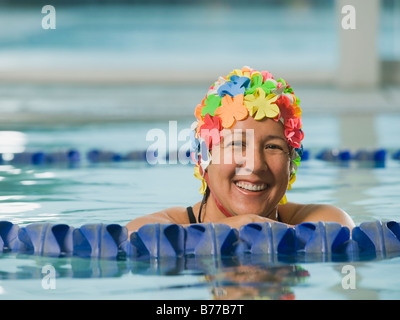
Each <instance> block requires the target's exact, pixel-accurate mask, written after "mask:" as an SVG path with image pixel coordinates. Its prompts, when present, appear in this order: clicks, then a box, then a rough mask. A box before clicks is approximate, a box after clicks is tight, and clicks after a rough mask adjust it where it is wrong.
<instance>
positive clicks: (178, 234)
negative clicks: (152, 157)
mask: <svg viewBox="0 0 400 320" xmlns="http://www.w3.org/2000/svg"><path fill="white" fill-rule="evenodd" d="M0 252H3V253H7V252H18V253H25V254H35V255H43V256H59V257H62V256H78V257H85V258H102V259H137V258H164V257H169V258H170V257H173V258H181V257H196V256H215V257H232V256H238V257H243V256H252V255H254V256H256V255H258V256H260V255H263V256H266V255H268V256H286V257H292V258H296V257H299V256H300V257H304V256H312V255H318V256H321V257H323V258H322V259H323V260H324V261H326V260H335V259H338V260H341V261H346V260H347V261H353V260H360V259H364V258H365V257H379V258H385V257H389V256H393V255H400V224H399V223H398V222H396V221H387V222H383V221H371V222H364V223H361V224H360V225H359V226H357V227H355V228H354V229H353V230H352V232H351V233H350V230H349V229H348V228H347V227H343V226H341V225H340V224H338V223H334V222H318V223H314V222H313V223H311V222H307V223H302V224H299V225H296V226H294V227H289V226H287V225H285V224H282V223H268V222H265V223H251V224H248V225H245V226H242V227H241V228H240V230H237V229H234V228H231V227H229V226H228V225H224V224H211V223H210V224H193V225H190V226H187V227H182V226H180V225H176V224H149V225H145V226H143V227H142V228H140V229H139V230H138V231H136V232H133V233H132V234H131V235H130V237H128V230H127V228H126V227H125V226H120V225H118V224H102V223H95V224H85V225H82V226H81V227H79V228H74V227H71V226H68V225H66V224H51V223H32V224H28V225H26V226H22V227H19V226H18V225H16V224H13V223H11V222H8V221H0Z"/></svg>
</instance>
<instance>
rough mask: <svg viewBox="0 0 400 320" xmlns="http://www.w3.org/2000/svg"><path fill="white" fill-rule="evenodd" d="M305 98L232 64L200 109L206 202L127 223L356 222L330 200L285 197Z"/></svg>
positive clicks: (197, 140)
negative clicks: (310, 201)
mask: <svg viewBox="0 0 400 320" xmlns="http://www.w3.org/2000/svg"><path fill="white" fill-rule="evenodd" d="M299 104H300V100H299V99H298V97H296V96H295V95H294V92H293V89H292V88H291V87H290V86H288V85H287V83H286V82H285V81H284V80H283V79H278V80H275V79H274V78H273V77H272V75H271V74H270V73H269V72H267V71H261V72H259V71H256V70H253V69H251V68H249V67H243V68H242V69H241V70H238V69H237V70H234V71H233V72H231V73H230V74H229V75H228V76H227V77H219V79H218V80H217V81H216V82H215V83H214V84H213V85H212V86H211V87H210V89H209V91H208V92H207V95H206V96H205V98H204V99H203V101H202V102H201V104H199V105H198V106H197V107H196V110H195V115H196V118H197V122H195V123H194V125H193V126H192V129H193V134H192V138H193V147H194V150H195V151H194V152H193V154H192V155H193V158H194V159H195V160H196V161H197V164H196V167H195V176H196V177H197V178H199V179H200V180H201V181H202V187H201V188H200V192H201V193H202V194H203V195H204V196H203V200H202V201H200V202H198V203H196V204H195V205H194V206H193V207H189V208H183V207H182V208H181V207H174V208H168V209H165V210H163V211H160V212H156V213H153V214H150V215H147V216H143V217H140V218H137V219H135V220H133V221H131V222H129V223H128V224H127V228H128V230H129V231H130V232H132V231H135V230H138V229H139V228H140V227H141V226H143V225H145V224H149V223H174V224H181V225H188V224H191V223H209V222H212V223H224V224H227V225H229V226H231V227H233V228H237V229H239V228H240V227H241V226H242V225H246V224H248V223H252V222H266V221H267V222H281V223H285V224H288V225H291V226H292V225H296V224H300V223H303V222H313V221H314V222H315V221H333V222H338V223H340V224H342V225H344V226H347V227H349V228H350V229H352V228H353V227H354V222H353V221H352V219H351V218H350V217H349V216H348V214H346V213H345V212H344V211H342V210H341V209H339V208H336V207H334V206H331V205H316V204H298V203H291V202H287V201H286V196H285V193H286V190H289V189H290V188H291V185H292V183H293V182H294V181H295V178H296V171H297V167H298V165H299V164H300V156H301V154H302V145H301V141H302V140H303V137H304V134H303V131H302V123H301V109H300V107H299Z"/></svg>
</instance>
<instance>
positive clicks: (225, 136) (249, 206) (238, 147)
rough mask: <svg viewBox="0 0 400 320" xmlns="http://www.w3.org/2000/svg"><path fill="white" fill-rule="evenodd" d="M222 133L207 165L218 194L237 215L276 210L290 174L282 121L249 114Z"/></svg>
mask: <svg viewBox="0 0 400 320" xmlns="http://www.w3.org/2000/svg"><path fill="white" fill-rule="evenodd" d="M221 134H222V139H221V142H220V143H219V144H218V145H215V146H213V149H212V161H211V164H210V165H209V166H208V168H207V171H208V177H209V185H210V188H211V189H212V190H213V192H214V194H215V196H216V197H217V198H218V199H219V201H220V202H221V203H222V205H223V206H224V207H225V208H226V209H227V210H228V211H229V212H231V213H232V214H234V215H243V214H257V215H260V216H265V217H268V216H270V215H271V214H274V213H275V212H276V208H277V206H278V203H279V201H280V200H281V199H282V198H283V196H284V195H285V192H286V189H287V187H288V183H289V178H290V159H289V147H288V144H287V143H286V138H285V135H284V129H283V125H282V124H281V123H280V122H276V121H274V120H272V119H269V118H265V119H263V120H254V118H253V117H250V116H249V117H248V118H247V119H245V120H242V121H237V122H236V123H235V125H234V126H233V127H232V128H231V129H223V130H222V131H221Z"/></svg>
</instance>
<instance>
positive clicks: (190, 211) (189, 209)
mask: <svg viewBox="0 0 400 320" xmlns="http://www.w3.org/2000/svg"><path fill="white" fill-rule="evenodd" d="M186 210H187V212H188V217H189V222H190V223H191V224H193V223H197V221H196V217H195V216H194V213H193V208H192V207H187V208H186Z"/></svg>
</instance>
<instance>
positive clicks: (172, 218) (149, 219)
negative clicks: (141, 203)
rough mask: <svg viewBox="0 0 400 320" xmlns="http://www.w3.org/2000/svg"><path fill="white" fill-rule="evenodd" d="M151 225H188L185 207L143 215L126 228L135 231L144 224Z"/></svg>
mask: <svg viewBox="0 0 400 320" xmlns="http://www.w3.org/2000/svg"><path fill="white" fill-rule="evenodd" d="M152 223H173V224H188V223H189V217H188V212H187V208H186V207H170V208H166V209H163V210H161V211H158V212H154V213H151V214H147V215H144V216H142V217H139V218H136V219H134V220H132V221H131V222H129V223H128V224H127V225H126V227H127V228H128V230H129V231H130V232H131V231H136V230H138V229H139V228H140V227H142V226H144V225H145V224H152Z"/></svg>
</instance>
